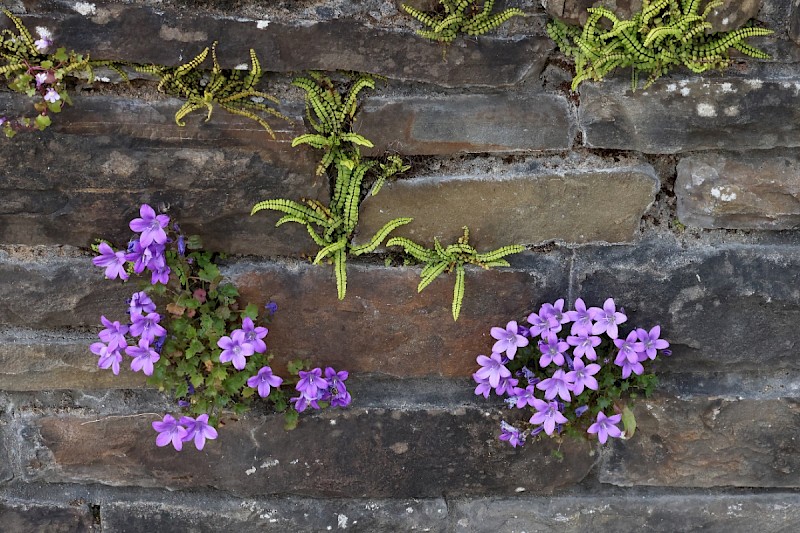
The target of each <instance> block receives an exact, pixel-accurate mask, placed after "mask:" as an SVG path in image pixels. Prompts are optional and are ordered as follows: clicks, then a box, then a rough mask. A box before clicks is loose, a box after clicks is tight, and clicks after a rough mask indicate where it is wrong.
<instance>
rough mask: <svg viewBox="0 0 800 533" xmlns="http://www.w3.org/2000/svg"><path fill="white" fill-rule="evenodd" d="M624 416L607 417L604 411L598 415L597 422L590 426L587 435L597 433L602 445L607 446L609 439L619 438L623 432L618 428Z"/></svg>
mask: <svg viewBox="0 0 800 533" xmlns="http://www.w3.org/2000/svg"><path fill="white" fill-rule="evenodd" d="M620 420H622V415H614V416H606V415H605V414H603V412H602V411H600V412H599V413H597V422H595V423H594V424H592V425H591V426H589V429H588V430H587V433H597V438H598V439H599V440H600V444H605V443H606V441H607V440H608V437H614V438H619V437H621V436H622V431H620V429H619V428H618V427H617V424H619V421H620Z"/></svg>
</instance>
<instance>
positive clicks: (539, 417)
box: [530, 400, 567, 435]
mask: <svg viewBox="0 0 800 533" xmlns="http://www.w3.org/2000/svg"><path fill="white" fill-rule="evenodd" d="M533 408H534V409H536V414H534V415H533V416H532V417H531V419H530V423H531V424H535V425H539V424H541V425H542V427H544V432H545V433H547V434H548V435H552V434H553V432H554V431H555V429H556V424H566V423H567V418H566V417H565V416H564V415H563V414H562V413H561V411H560V410H559V409H558V402H545V401H543V400H536V401H535V402H534V405H533ZM531 435H532V434H531Z"/></svg>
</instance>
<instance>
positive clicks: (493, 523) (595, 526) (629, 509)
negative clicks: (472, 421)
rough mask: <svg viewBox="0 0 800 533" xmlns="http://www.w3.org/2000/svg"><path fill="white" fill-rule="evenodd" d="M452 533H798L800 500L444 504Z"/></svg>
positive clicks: (783, 496)
mask: <svg viewBox="0 0 800 533" xmlns="http://www.w3.org/2000/svg"><path fill="white" fill-rule="evenodd" d="M448 503H450V504H451V505H450V510H451V514H452V522H453V523H455V529H454V531H456V532H470V533H495V532H497V531H535V532H537V533H572V532H575V533H579V532H585V531H600V530H612V531H616V532H619V533H628V532H630V533H634V532H639V531H648V532H654V533H674V532H675V531H698V530H708V531H726V532H729V533H749V532H752V531H764V532H776V533H777V532H782V531H794V530H797V529H798V528H800V511H799V510H798V507H797V505H798V503H800V497H798V495H797V494H796V493H791V492H789V493H771V494H757V495H753V494H734V495H731V494H714V495H705V494H694V493H693V494H671V495H665V494H650V493H648V492H645V491H643V490H642V489H641V488H636V489H635V492H634V493H626V494H613V495H611V494H608V495H606V496H603V495H597V496H569V497H555V498H541V497H533V498H528V497H516V498H513V499H512V498H487V499H484V500H477V499H469V500H461V499H458V500H455V501H449V502H448Z"/></svg>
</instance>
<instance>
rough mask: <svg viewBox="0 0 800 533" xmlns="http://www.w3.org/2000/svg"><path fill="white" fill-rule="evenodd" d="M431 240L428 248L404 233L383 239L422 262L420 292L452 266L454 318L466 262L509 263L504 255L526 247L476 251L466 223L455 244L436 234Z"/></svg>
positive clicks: (489, 265) (458, 310)
mask: <svg viewBox="0 0 800 533" xmlns="http://www.w3.org/2000/svg"><path fill="white" fill-rule="evenodd" d="M433 244H434V247H433V249H428V248H425V247H423V246H421V245H419V244H417V243H415V242H414V241H412V240H410V239H406V238H405V237H392V238H391V239H389V240H388V241H387V242H386V246H401V247H402V248H403V250H405V253H406V254H408V255H410V256H411V257H413V258H414V259H416V260H417V261H419V262H420V263H424V264H425V266H424V267H423V269H422V273H421V274H420V277H421V278H422V279H421V280H420V282H419V285H418V286H417V292H422V290H423V289H424V288H425V287H427V286H428V285H430V284H431V282H432V281H433V280H435V279H436V278H437V277H438V276H439V274H441V273H443V272H451V271H453V270H455V272H456V282H455V286H454V287H453V304H452V312H453V320H458V315H459V314H460V313H461V303H462V302H463V300H464V289H465V285H464V276H465V271H464V265H465V264H467V263H471V264H473V265H478V266H479V267H481V268H484V269H487V270H488V269H490V268H493V267H499V266H509V264H508V261H506V260H505V259H503V258H504V257H505V256H507V255H511V254H517V253H520V252H521V251H523V250H524V249H525V248H524V247H523V246H520V245H512V246H503V247H501V248H498V249H497V250H494V251H491V252H487V253H478V251H477V250H476V249H475V248H473V247H472V246H470V245H469V228H467V227H466V226H464V235H463V236H461V237H460V238H459V239H458V242H456V243H455V244H451V245H450V246H448V247H447V248H445V247H443V246H442V245H441V244H440V243H439V239H436V238H434V242H433Z"/></svg>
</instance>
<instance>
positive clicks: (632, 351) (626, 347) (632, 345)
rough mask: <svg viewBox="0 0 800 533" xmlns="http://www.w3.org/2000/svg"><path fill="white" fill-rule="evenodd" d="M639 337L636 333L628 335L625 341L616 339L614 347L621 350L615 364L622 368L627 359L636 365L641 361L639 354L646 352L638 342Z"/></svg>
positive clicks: (632, 332)
mask: <svg viewBox="0 0 800 533" xmlns="http://www.w3.org/2000/svg"><path fill="white" fill-rule="evenodd" d="M638 338H639V337H638V336H637V335H636V332H635V331H631V332H630V333H628V336H627V338H626V339H625V340H622V339H614V346H616V347H617V348H619V353H618V354H617V357H616V359H615V360H614V364H616V365H620V366H622V360H623V359H627V360H628V362H629V363H635V362H636V361H638V360H639V352H642V351H644V350H643V346H642V343H641V342H638V340H637V339H638Z"/></svg>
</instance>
